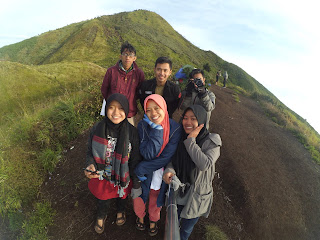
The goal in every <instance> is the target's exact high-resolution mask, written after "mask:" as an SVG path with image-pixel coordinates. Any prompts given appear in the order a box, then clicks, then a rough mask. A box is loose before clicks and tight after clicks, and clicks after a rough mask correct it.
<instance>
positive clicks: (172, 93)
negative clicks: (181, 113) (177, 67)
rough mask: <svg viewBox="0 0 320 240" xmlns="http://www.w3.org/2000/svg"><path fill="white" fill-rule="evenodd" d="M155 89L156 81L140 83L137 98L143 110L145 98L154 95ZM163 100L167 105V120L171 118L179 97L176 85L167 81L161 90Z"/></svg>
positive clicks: (178, 89)
mask: <svg viewBox="0 0 320 240" xmlns="http://www.w3.org/2000/svg"><path fill="white" fill-rule="evenodd" d="M156 87H157V80H156V79H155V78H153V79H151V80H148V81H144V82H142V83H141V86H140V89H139V98H140V104H141V106H142V109H143V103H144V100H145V99H146V97H148V96H149V95H151V94H154V93H155V90H156ZM162 97H163V98H164V100H165V101H166V103H167V108H168V114H169V118H172V114H173V113H174V111H175V110H176V109H177V108H178V104H179V101H180V97H181V91H180V88H179V86H178V85H177V84H175V83H173V82H171V81H167V82H166V84H165V85H164V88H163V96H162Z"/></svg>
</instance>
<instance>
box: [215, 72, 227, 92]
mask: <svg viewBox="0 0 320 240" xmlns="http://www.w3.org/2000/svg"><path fill="white" fill-rule="evenodd" d="M220 77H221V70H219V71H217V73H216V85H217V84H218V82H219V78H220ZM228 78H229V75H228V72H227V71H225V72H224V74H223V87H224V88H225V87H226V83H227V80H228Z"/></svg>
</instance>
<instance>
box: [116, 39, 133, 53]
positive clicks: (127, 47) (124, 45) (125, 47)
mask: <svg viewBox="0 0 320 240" xmlns="http://www.w3.org/2000/svg"><path fill="white" fill-rule="evenodd" d="M125 50H128V51H129V52H133V53H134V55H136V49H135V48H134V46H132V45H131V44H130V43H128V42H127V41H125V42H124V43H123V44H122V46H121V52H120V53H121V54H122V53H123V52H124V51H125Z"/></svg>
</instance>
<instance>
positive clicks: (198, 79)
mask: <svg viewBox="0 0 320 240" xmlns="http://www.w3.org/2000/svg"><path fill="white" fill-rule="evenodd" d="M189 77H190V80H189V82H188V84H187V86H186V88H185V90H183V91H182V96H181V99H180V103H179V109H181V110H182V111H184V110H185V109H186V108H187V107H189V106H191V105H194V104H197V105H201V106H202V107H204V109H205V110H206V111H207V121H206V127H207V129H208V130H209V121H210V117H211V111H212V110H213V109H214V108H215V102H216V96H215V95H214V93H213V92H211V91H209V90H208V89H207V88H206V87H205V81H206V79H205V77H204V72H203V70H201V69H198V68H195V69H193V70H192V72H191V73H190V76H189Z"/></svg>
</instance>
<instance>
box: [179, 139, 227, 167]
mask: <svg viewBox="0 0 320 240" xmlns="http://www.w3.org/2000/svg"><path fill="white" fill-rule="evenodd" d="M219 139H220V136H219ZM209 141H211V140H209ZM220 142H221V139H220ZM184 144H185V146H186V149H187V151H188V153H189V155H190V157H191V159H192V161H193V162H194V163H195V164H196V166H197V167H198V168H199V170H200V171H205V170H207V169H208V168H210V167H211V166H212V165H213V164H215V162H216V161H217V159H218V158H219V156H220V145H219V143H218V142H213V141H211V144H212V146H210V147H208V148H207V149H206V150H205V151H202V149H201V148H200V147H199V145H198V144H197V143H196V139H195V138H187V139H186V140H184Z"/></svg>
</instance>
